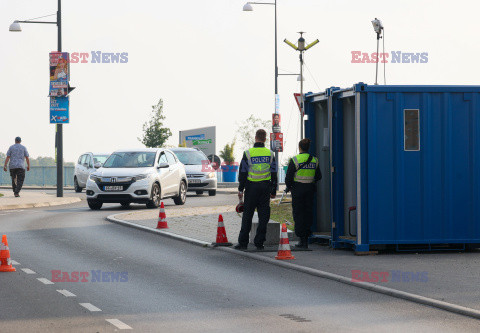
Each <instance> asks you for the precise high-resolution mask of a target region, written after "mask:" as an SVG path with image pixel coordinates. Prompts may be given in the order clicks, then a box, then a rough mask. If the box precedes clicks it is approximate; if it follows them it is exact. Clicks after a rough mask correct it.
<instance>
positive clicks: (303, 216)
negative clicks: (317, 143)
mask: <svg viewBox="0 0 480 333" xmlns="http://www.w3.org/2000/svg"><path fill="white" fill-rule="evenodd" d="M298 147H299V151H300V154H298V155H297V156H294V157H293V158H292V159H290V162H289V164H288V169H287V175H286V176H285V185H286V186H287V187H286V191H287V192H288V191H292V213H293V220H294V221H295V234H296V235H297V237H299V238H300V243H298V244H297V245H296V247H297V248H305V249H306V248H308V237H309V236H310V235H311V234H312V231H311V227H312V224H313V196H314V193H315V189H316V187H315V183H316V182H317V181H319V180H320V179H322V173H321V172H320V166H319V163H318V159H317V158H316V157H315V156H313V155H310V154H309V153H308V149H309V148H310V139H303V140H301V141H300V142H299V144H298Z"/></svg>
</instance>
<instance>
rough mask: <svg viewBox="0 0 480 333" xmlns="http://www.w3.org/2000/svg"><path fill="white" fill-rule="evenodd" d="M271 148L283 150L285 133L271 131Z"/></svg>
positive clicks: (278, 150) (275, 150)
mask: <svg viewBox="0 0 480 333" xmlns="http://www.w3.org/2000/svg"><path fill="white" fill-rule="evenodd" d="M270 149H271V150H272V151H274V152H283V133H270Z"/></svg>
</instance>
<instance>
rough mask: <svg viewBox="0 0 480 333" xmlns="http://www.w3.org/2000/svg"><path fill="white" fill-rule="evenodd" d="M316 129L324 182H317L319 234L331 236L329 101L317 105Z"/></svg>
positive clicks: (317, 152)
mask: <svg viewBox="0 0 480 333" xmlns="http://www.w3.org/2000/svg"><path fill="white" fill-rule="evenodd" d="M315 113H316V114H315V122H316V124H315V129H316V135H315V137H316V144H315V147H316V152H315V154H316V156H317V157H318V158H319V161H320V171H321V172H322V180H321V181H319V182H317V201H316V205H317V207H316V211H317V229H316V230H317V234H320V235H326V236H327V235H328V236H330V234H331V230H332V228H331V226H332V224H331V172H330V170H331V159H330V148H331V146H330V142H331V130H330V129H331V115H330V112H329V110H328V103H327V100H324V101H320V102H318V103H316V106H315Z"/></svg>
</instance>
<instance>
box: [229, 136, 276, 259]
mask: <svg viewBox="0 0 480 333" xmlns="http://www.w3.org/2000/svg"><path fill="white" fill-rule="evenodd" d="M266 140H267V132H265V130H263V129H259V130H258V131H257V132H256V134H255V145H254V146H253V148H250V149H249V150H246V151H245V152H244V154H243V158H242V161H241V163H240V172H239V175H238V183H239V184H238V198H239V199H240V200H242V199H243V197H244V195H243V191H244V190H245V200H244V207H243V216H242V228H241V230H240V234H239V235H238V244H237V245H236V246H235V248H236V249H239V250H240V249H247V246H248V242H249V236H250V229H251V228H252V218H253V214H254V212H255V209H257V212H258V228H257V233H256V235H255V239H254V241H253V242H254V244H255V246H256V247H257V249H259V250H262V249H263V248H264V247H263V243H264V242H265V236H266V233H267V223H268V221H269V220H270V198H272V199H273V198H275V195H276V191H277V164H276V161H275V158H274V154H273V152H272V151H271V150H270V149H268V148H266V147H265V141H266Z"/></svg>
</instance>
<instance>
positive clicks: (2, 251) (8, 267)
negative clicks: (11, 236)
mask: <svg viewBox="0 0 480 333" xmlns="http://www.w3.org/2000/svg"><path fill="white" fill-rule="evenodd" d="M0 272H15V268H14V267H13V266H12V260H11V259H10V250H9V249H8V241H7V235H3V236H2V243H0Z"/></svg>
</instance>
